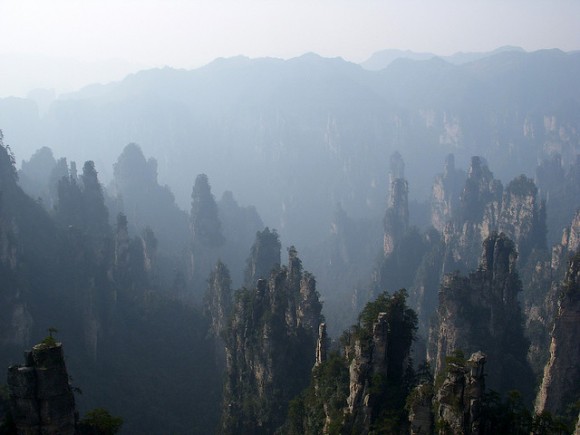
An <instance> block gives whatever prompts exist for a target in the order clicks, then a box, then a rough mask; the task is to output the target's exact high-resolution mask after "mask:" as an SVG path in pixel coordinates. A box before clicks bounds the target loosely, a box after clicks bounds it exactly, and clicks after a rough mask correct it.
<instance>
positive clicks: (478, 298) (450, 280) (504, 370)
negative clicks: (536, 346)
mask: <svg viewBox="0 0 580 435" xmlns="http://www.w3.org/2000/svg"><path fill="white" fill-rule="evenodd" d="M516 258H517V254H516V251H515V246H514V244H513V242H512V241H511V240H510V239H508V238H507V237H506V236H505V235H504V234H497V233H493V234H492V235H491V236H490V237H488V238H487V239H486V240H485V241H484V244H483V252H482V256H481V260H480V266H479V268H478V269H477V270H476V271H475V272H472V273H470V274H469V275H468V276H461V275H460V274H458V273H454V274H449V275H446V276H445V277H444V280H443V282H442V285H441V289H440V292H439V309H438V322H439V324H438V332H437V334H436V335H437V345H436V348H437V356H436V358H435V372H436V373H438V374H440V373H443V372H444V370H445V366H446V358H447V357H448V356H449V355H451V354H452V353H453V352H454V351H456V350H459V349H460V350H462V351H464V352H474V351H478V350H480V349H481V350H482V351H483V352H485V353H486V354H487V355H488V356H489V358H490V364H489V375H490V376H489V379H490V384H491V388H493V389H495V390H497V391H500V392H505V391H508V390H511V389H519V390H520V391H522V393H523V394H524V397H527V395H529V394H531V391H530V385H531V384H530V382H531V379H530V378H531V371H530V368H529V366H528V364H527V361H526V354H527V347H528V343H527V340H526V339H525V338H524V335H523V330H522V316H521V310H520V307H519V304H518V301H517V295H518V293H519V292H520V291H521V282H520V280H519V276H518V273H517V271H516V268H515V263H516Z"/></svg>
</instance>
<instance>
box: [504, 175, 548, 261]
mask: <svg viewBox="0 0 580 435" xmlns="http://www.w3.org/2000/svg"><path fill="white" fill-rule="evenodd" d="M498 231H500V232H503V233H505V234H507V235H508V237H510V238H511V239H512V240H513V241H514V243H515V245H516V249H517V250H518V253H519V255H520V257H521V258H522V261H523V260H524V259H526V258H527V257H528V255H529V254H530V252H531V250H532V249H534V248H538V249H545V248H546V210H545V205H544V203H543V202H541V201H540V200H539V198H538V189H537V188H536V186H535V185H534V182H533V181H532V180H531V179H529V178H526V177H525V176H524V175H520V176H519V177H517V178H515V179H514V180H512V181H511V182H510V183H509V184H508V186H507V187H506V189H505V191H504V193H503V198H502V203H501V213H500V216H499V221H498Z"/></svg>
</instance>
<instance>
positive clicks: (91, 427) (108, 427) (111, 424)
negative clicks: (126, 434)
mask: <svg viewBox="0 0 580 435" xmlns="http://www.w3.org/2000/svg"><path fill="white" fill-rule="evenodd" d="M121 426H123V419H122V418H121V417H114V416H112V415H111V414H109V412H108V411H107V410H106V409H104V408H95V409H93V410H92V411H89V412H87V414H86V415H85V417H84V418H83V419H82V420H81V421H80V422H79V427H80V429H81V433H82V431H83V430H84V431H86V433H93V434H99V435H114V434H116V433H118V432H119V431H120V430H121Z"/></svg>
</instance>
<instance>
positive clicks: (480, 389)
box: [418, 352, 486, 435]
mask: <svg viewBox="0 0 580 435" xmlns="http://www.w3.org/2000/svg"><path fill="white" fill-rule="evenodd" d="M485 362H486V356H485V355H484V354H482V353H481V352H476V353H474V354H473V355H471V358H469V360H468V361H467V362H465V361H461V362H459V361H455V362H450V363H449V365H448V366H447V375H446V377H445V380H444V381H443V384H442V385H441V388H440V389H439V390H438V391H437V393H436V397H435V413H436V419H437V428H438V430H437V433H439V434H441V435H443V434H447V433H453V434H456V435H468V434H469V435H478V434H482V433H483V429H484V424H483V415H482V407H483V396H484V392H485V376H484V365H485ZM418 433H429V432H425V431H423V432H418Z"/></svg>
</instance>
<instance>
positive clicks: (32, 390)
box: [8, 343, 77, 435]
mask: <svg viewBox="0 0 580 435" xmlns="http://www.w3.org/2000/svg"><path fill="white" fill-rule="evenodd" d="M25 358H26V363H25V365H23V366H11V367H10V368H9V369H8V388H9V390H10V408H11V413H12V416H13V418H14V422H15V425H16V428H17V430H18V433H19V434H25V435H26V434H30V435H32V434H46V435H50V434H54V435H67V434H70V435H73V434H74V433H75V424H76V420H77V414H76V410H75V399H74V395H73V391H72V389H71V387H70V385H69V376H68V373H67V370H66V365H65V363H64V355H63V352H62V345H61V344H60V343H56V344H53V345H50V344H49V345H47V344H38V345H36V346H34V347H33V348H32V351H31V352H26V354H25Z"/></svg>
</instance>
